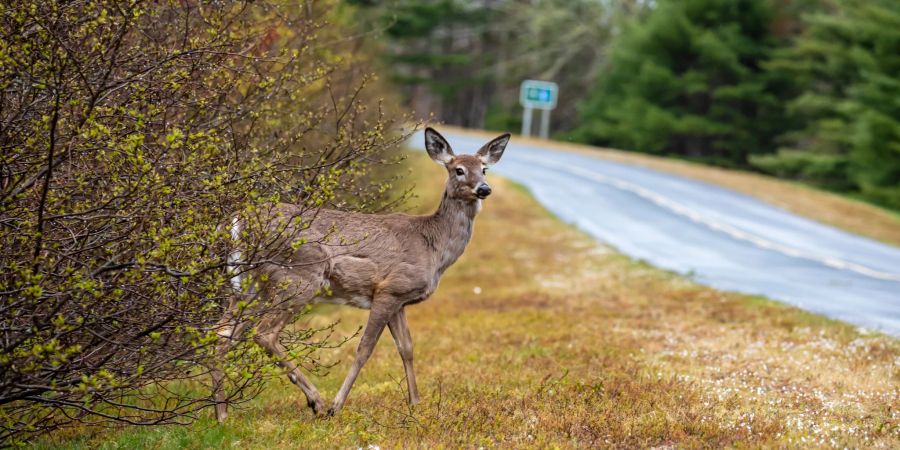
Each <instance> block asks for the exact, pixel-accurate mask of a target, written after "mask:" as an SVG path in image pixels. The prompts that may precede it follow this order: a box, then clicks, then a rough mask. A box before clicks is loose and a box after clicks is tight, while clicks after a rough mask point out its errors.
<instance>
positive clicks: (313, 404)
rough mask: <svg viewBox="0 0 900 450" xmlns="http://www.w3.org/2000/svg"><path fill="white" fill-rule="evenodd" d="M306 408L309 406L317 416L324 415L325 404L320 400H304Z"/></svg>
mask: <svg viewBox="0 0 900 450" xmlns="http://www.w3.org/2000/svg"><path fill="white" fill-rule="evenodd" d="M306 406H309V408H310V409H312V411H313V414H315V415H317V416H321V415H323V414H325V402H323V401H322V399H315V400H306Z"/></svg>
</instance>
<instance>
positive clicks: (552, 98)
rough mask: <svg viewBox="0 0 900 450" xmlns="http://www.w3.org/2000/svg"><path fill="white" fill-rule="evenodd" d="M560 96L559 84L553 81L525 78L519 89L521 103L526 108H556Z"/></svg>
mask: <svg viewBox="0 0 900 450" xmlns="http://www.w3.org/2000/svg"><path fill="white" fill-rule="evenodd" d="M558 96H559V86H557V85H556V83H554V82H552V81H538V80H525V81H523V82H522V87H521V88H520V89H519V103H521V104H522V106H523V107H525V108H533V109H548V110H549V109H553V108H556V99H557V97H558Z"/></svg>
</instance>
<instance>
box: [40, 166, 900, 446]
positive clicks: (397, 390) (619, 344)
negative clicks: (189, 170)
mask: <svg viewBox="0 0 900 450" xmlns="http://www.w3.org/2000/svg"><path fill="white" fill-rule="evenodd" d="M410 165H411V167H413V168H414V173H416V174H417V176H419V177H420V178H419V189H418V192H419V194H420V195H421V198H420V200H419V203H420V205H422V206H421V207H420V208H418V210H419V211H420V212H426V211H431V210H432V209H433V208H434V207H435V206H436V204H437V202H438V200H439V198H440V197H439V196H440V193H441V185H442V183H443V179H444V176H445V175H444V174H443V172H442V169H440V168H438V167H437V166H435V165H434V164H433V163H431V162H430V161H427V158H425V157H424V156H422V155H420V154H413V155H411V157H410ZM491 182H492V184H493V186H494V192H495V194H494V195H493V196H492V197H491V198H490V199H488V200H487V201H486V202H485V208H484V210H483V212H482V213H481V215H480V217H479V218H478V221H477V223H476V226H475V237H474V239H473V241H472V242H471V244H470V245H469V247H468V249H467V250H466V253H465V254H464V255H463V257H462V258H461V259H460V261H459V262H458V263H457V264H456V265H455V266H454V267H452V268H451V269H450V270H449V271H448V272H447V274H446V276H445V277H444V279H443V280H442V282H441V286H440V288H439V289H438V291H437V293H436V294H435V295H434V296H433V298H431V299H430V300H429V301H427V302H425V303H422V304H419V305H415V306H412V307H410V308H409V310H408V318H409V321H410V327H411V330H412V334H413V338H414V341H415V345H416V347H415V352H416V362H415V364H416V372H417V374H418V381H419V385H420V390H421V393H422V397H423V399H422V403H421V404H420V405H418V406H417V407H415V408H410V407H408V406H407V405H406V401H405V398H406V397H405V396H406V394H405V382H404V380H403V379H402V376H403V375H402V374H403V369H402V365H401V362H400V358H399V356H398V355H397V352H396V350H395V349H394V344H393V342H392V340H391V339H390V337H389V336H388V335H387V332H386V333H385V335H384V336H383V337H382V339H381V342H380V343H379V345H378V347H377V349H376V351H375V355H374V356H373V357H372V359H371V360H370V361H369V363H368V364H367V365H366V367H365V368H364V370H363V371H362V374H361V376H360V378H359V380H358V381H357V383H356V385H355V387H354V389H353V391H352V393H351V395H350V397H349V400H348V402H347V404H346V406H345V407H344V409H343V410H342V411H341V413H340V414H339V415H338V416H337V417H334V418H331V419H317V418H314V417H313V415H312V414H311V412H310V411H309V410H308V409H307V408H306V406H305V399H304V398H303V395H302V393H301V392H300V391H299V390H298V389H296V388H295V387H294V386H292V385H291V384H290V383H289V382H288V381H287V380H286V379H280V380H277V381H273V382H272V383H271V385H270V386H269V387H268V388H267V389H266V391H265V392H264V393H263V395H262V396H261V397H259V398H258V399H256V400H255V401H253V402H251V403H249V404H248V405H245V406H244V407H242V408H240V409H237V410H233V411H232V412H231V414H230V416H229V419H228V422H227V423H226V424H224V425H218V424H217V423H215V421H214V419H212V415H211V412H210V413H209V414H208V415H207V416H206V417H205V418H203V419H202V420H201V421H199V422H197V423H195V424H193V425H190V426H182V427H179V426H166V427H158V428H121V429H117V430H106V431H97V430H94V431H90V430H76V431H71V432H67V433H66V434H60V435H57V436H54V437H52V438H45V439H43V440H41V441H39V442H38V443H36V445H35V447H36V448H72V449H120V448H122V449H124V448H129V449H130V448H156V449H174V448H226V447H227V448H267V449H276V448H359V447H362V448H366V447H367V446H369V445H377V446H379V447H380V448H385V449H386V448H398V447H451V448H456V447H481V446H483V447H501V448H547V447H630V448H635V447H640V448H644V447H658V446H679V447H723V446H735V447H759V446H762V447H797V446H805V447H809V446H826V447H881V448H898V447H900V410H898V405H900V342H898V341H897V340H895V339H893V338H890V337H887V336H884V335H881V334H877V333H865V332H861V331H859V330H857V329H856V328H854V327H852V326H849V325H846V324H843V323H840V322H836V321H832V320H828V319H826V318H823V317H821V316H817V315H814V314H809V313H806V312H803V311H801V310H799V309H796V308H793V307H789V306H785V305H782V304H779V303H775V302H772V301H768V300H766V299H762V298H759V297H749V296H744V295H738V294H729V293H723V292H719V291H716V290H713V289H710V288H706V287H703V286H699V285H697V284H695V283H693V282H691V281H690V280H687V279H685V278H683V277H680V276H677V275H675V274H672V273H668V272H664V271H661V270H658V269H655V268H652V267H650V266H648V265H646V264H644V263H641V262H638V261H634V260H631V259H629V258H627V257H625V256H623V255H621V254H618V253H616V252H614V251H613V250H611V249H610V248H607V247H604V246H603V245H600V244H597V243H596V242H595V241H593V240H592V239H590V238H589V237H587V236H586V235H584V234H582V233H581V232H579V231H577V230H575V229H574V228H572V227H570V226H568V225H566V224H563V223H561V222H560V221H558V220H557V219H555V218H554V217H552V216H551V215H550V214H549V213H548V212H547V211H546V210H544V209H543V208H541V207H540V205H538V204H537V203H536V202H535V200H533V199H532V198H531V197H530V196H528V195H527V193H526V192H525V190H524V189H522V188H521V187H519V186H517V185H514V184H512V183H510V182H508V181H505V180H502V179H497V178H496V177H492V181H491ZM319 311H320V312H319V313H318V314H314V315H311V316H309V319H308V322H310V323H311V325H313V326H321V325H324V324H328V323H330V322H332V321H335V320H340V321H341V322H340V324H339V325H338V327H337V329H338V330H339V331H340V333H343V334H344V335H350V334H352V333H354V332H355V331H356V330H357V329H358V327H359V326H360V325H362V324H363V323H364V320H365V314H366V313H365V312H364V311H359V310H354V309H350V308H334V307H330V308H322V309H321V310H319ZM304 320H305V319H304ZM356 343H357V340H355V339H354V340H353V341H352V342H351V343H349V344H347V345H345V346H343V347H341V348H339V349H336V350H330V351H328V352H326V353H325V354H324V355H323V357H324V359H325V360H326V362H327V361H340V364H338V365H337V366H336V367H335V368H334V369H333V370H332V371H331V373H329V374H328V375H326V376H323V377H313V382H314V383H315V384H316V385H317V386H318V387H319V389H320V391H322V393H323V394H324V395H325V396H326V398H328V399H330V398H332V397H333V396H334V394H335V393H336V392H337V389H338V387H339V385H340V383H341V381H342V379H343V376H344V375H345V373H346V370H347V368H348V366H349V363H350V361H351V360H352V357H353V354H354V351H355V345H356Z"/></svg>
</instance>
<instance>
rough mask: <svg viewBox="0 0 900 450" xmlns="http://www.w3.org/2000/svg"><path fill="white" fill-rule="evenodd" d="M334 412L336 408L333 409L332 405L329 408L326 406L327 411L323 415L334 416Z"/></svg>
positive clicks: (335, 412)
mask: <svg viewBox="0 0 900 450" xmlns="http://www.w3.org/2000/svg"><path fill="white" fill-rule="evenodd" d="M335 414H337V410H336V409H334V406H332V407H331V408H328V412H327V413H326V414H325V417H334V415H335Z"/></svg>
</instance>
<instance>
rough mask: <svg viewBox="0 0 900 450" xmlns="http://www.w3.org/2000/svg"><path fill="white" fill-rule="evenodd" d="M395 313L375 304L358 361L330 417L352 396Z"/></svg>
mask: <svg viewBox="0 0 900 450" xmlns="http://www.w3.org/2000/svg"><path fill="white" fill-rule="evenodd" d="M394 313H395V311H393V310H391V309H389V308H388V307H386V306H384V305H382V304H380V302H373V305H372V310H371V312H369V321H368V322H366V329H365V330H363V335H362V338H361V339H360V340H359V347H357V348H356V360H355V361H353V365H352V366H350V372H349V373H347V378H344V384H342V385H341V390H339V391H338V393H337V396H336V397H335V398H334V405H332V407H331V409H330V410H328V414H329V415H334V414H336V413H337V412H338V411H340V410H341V407H343V406H344V402H345V401H347V395H348V394H350V388H352V387H353V382H354V381H356V377H357V376H359V371H360V370H361V369H362V367H363V366H364V365H365V364H366V361H368V360H369V357H370V356H372V350H374V349H375V344H376V343H378V338H379V337H381V332H382V331H384V326H385V325H387V323H388V320H389V319H390V318H391V316H392V315H394Z"/></svg>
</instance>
